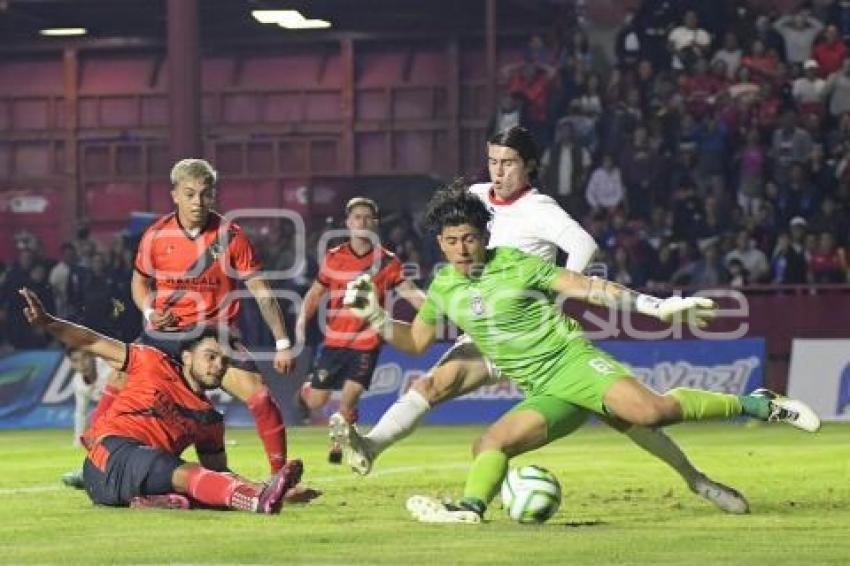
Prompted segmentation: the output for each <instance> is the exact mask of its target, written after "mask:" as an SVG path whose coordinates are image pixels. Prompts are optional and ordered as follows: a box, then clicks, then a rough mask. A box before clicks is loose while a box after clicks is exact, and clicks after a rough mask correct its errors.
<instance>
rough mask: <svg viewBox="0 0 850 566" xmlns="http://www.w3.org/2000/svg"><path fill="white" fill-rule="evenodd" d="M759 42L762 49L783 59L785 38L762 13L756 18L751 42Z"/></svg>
mask: <svg viewBox="0 0 850 566" xmlns="http://www.w3.org/2000/svg"><path fill="white" fill-rule="evenodd" d="M756 41H758V42H759V43H761V45H762V48H763V50H764V51H765V52H766V53H767V54H770V55H772V56H773V57H774V58H776V59H778V60H782V61H784V60H785V39H784V38H783V37H782V35H780V34H779V32H777V31H776V30H775V29H773V25H771V23H770V18H768V17H767V16H766V15H764V14H762V15H760V16H758V17H757V18H756V29H755V34H754V36H753V43H752V45H754V44H755V42H756Z"/></svg>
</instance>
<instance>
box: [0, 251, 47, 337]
mask: <svg viewBox="0 0 850 566" xmlns="http://www.w3.org/2000/svg"><path fill="white" fill-rule="evenodd" d="M37 262H38V260H37V258H36V256H35V254H34V253H33V251H32V250H31V249H29V248H26V247H24V248H20V249H19V250H18V259H17V261H16V262H15V263H14V264H12V266H11V267H10V268H9V269H8V270H7V271H6V276H5V278H4V280H3V287H2V288H0V310H2V311H3V313H4V319H5V327H6V328H7V329H9V333H8V335H7V339H8V340H9V343H10V344H11V345H12V347H13V348H15V349H18V350H26V349H30V348H38V347H41V346H43V345H44V344H46V340H45V338H44V335H43V334H41V333H37V332H35V331H34V330H33V329H32V327H31V326H30V325H29V324H28V323H27V321H26V319H25V318H24V315H23V308H24V302H23V300H22V299H21V296H20V294H19V293H18V290H19V289H21V288H22V287H29V286H31V285H32V284H33V280H32V275H31V274H32V270H33V268H34V267H35V265H36V263H37Z"/></svg>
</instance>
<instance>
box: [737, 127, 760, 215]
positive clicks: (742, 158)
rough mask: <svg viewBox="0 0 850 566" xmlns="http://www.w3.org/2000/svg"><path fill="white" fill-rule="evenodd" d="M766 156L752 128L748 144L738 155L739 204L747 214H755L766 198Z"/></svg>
mask: <svg viewBox="0 0 850 566" xmlns="http://www.w3.org/2000/svg"><path fill="white" fill-rule="evenodd" d="M765 161H766V156H765V152H764V148H762V146H761V144H760V143H759V133H758V130H756V129H755V128H750V129H749V130H747V133H746V144H745V145H744V147H743V148H741V151H740V152H739V154H738V162H739V166H738V204H739V205H740V206H741V208H743V209H744V212H745V213H746V214H755V211H756V210H758V207H759V206H760V205H761V201H762V198H763V196H764V172H765Z"/></svg>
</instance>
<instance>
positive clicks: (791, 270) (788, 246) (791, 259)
mask: <svg viewBox="0 0 850 566" xmlns="http://www.w3.org/2000/svg"><path fill="white" fill-rule="evenodd" d="M801 220H802V219H801ZM770 267H771V271H772V273H773V279H772V280H771V281H772V282H773V283H777V284H780V285H800V284H803V283H805V282H806V279H807V276H808V275H807V272H806V258H805V257H803V253H802V250H801V249H800V250H798V249H797V248H795V247H794V246H793V245H792V243H791V236H789V234H788V233H787V232H782V233H781V234H779V237H778V238H777V239H776V247H774V249H773V255H772V256H771V262H770Z"/></svg>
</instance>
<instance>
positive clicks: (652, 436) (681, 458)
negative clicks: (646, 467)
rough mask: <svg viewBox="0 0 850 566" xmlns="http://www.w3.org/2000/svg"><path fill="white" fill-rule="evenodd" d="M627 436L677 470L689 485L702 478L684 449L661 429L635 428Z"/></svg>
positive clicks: (630, 429) (628, 431)
mask: <svg viewBox="0 0 850 566" xmlns="http://www.w3.org/2000/svg"><path fill="white" fill-rule="evenodd" d="M625 434H626V436H628V437H629V438H630V439H631V440H632V442H634V443H635V444H637V445H638V446H640V447H641V448H643V449H644V450H646V451H647V452H649V453H650V454H652V455H653V456H655V457H656V458H658V459H659V460H661V461H663V462H665V463H666V464H667V465H668V466H670V467H671V468H673V469H674V470H676V472H678V474H679V475H680V476H682V479H684V480H685V482H686V483H687V484H688V485H691V484H692V483H693V482H694V481H696V480H697V479H698V478H699V477H701V476H702V472H700V471H699V470H698V469H696V468H695V467H694V465H693V464H691V462H690V460H688V457H687V456H685V453H684V452H682V449H681V448H679V446H678V445H677V444H676V443H675V442H673V440H672V439H671V438H670V437H669V436H667V435H666V434H665V433H664V432H663V431H662V430H661V429H658V428H647V427H645V426H633V427H631V428H629V430H627V431H626V432H625Z"/></svg>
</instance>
